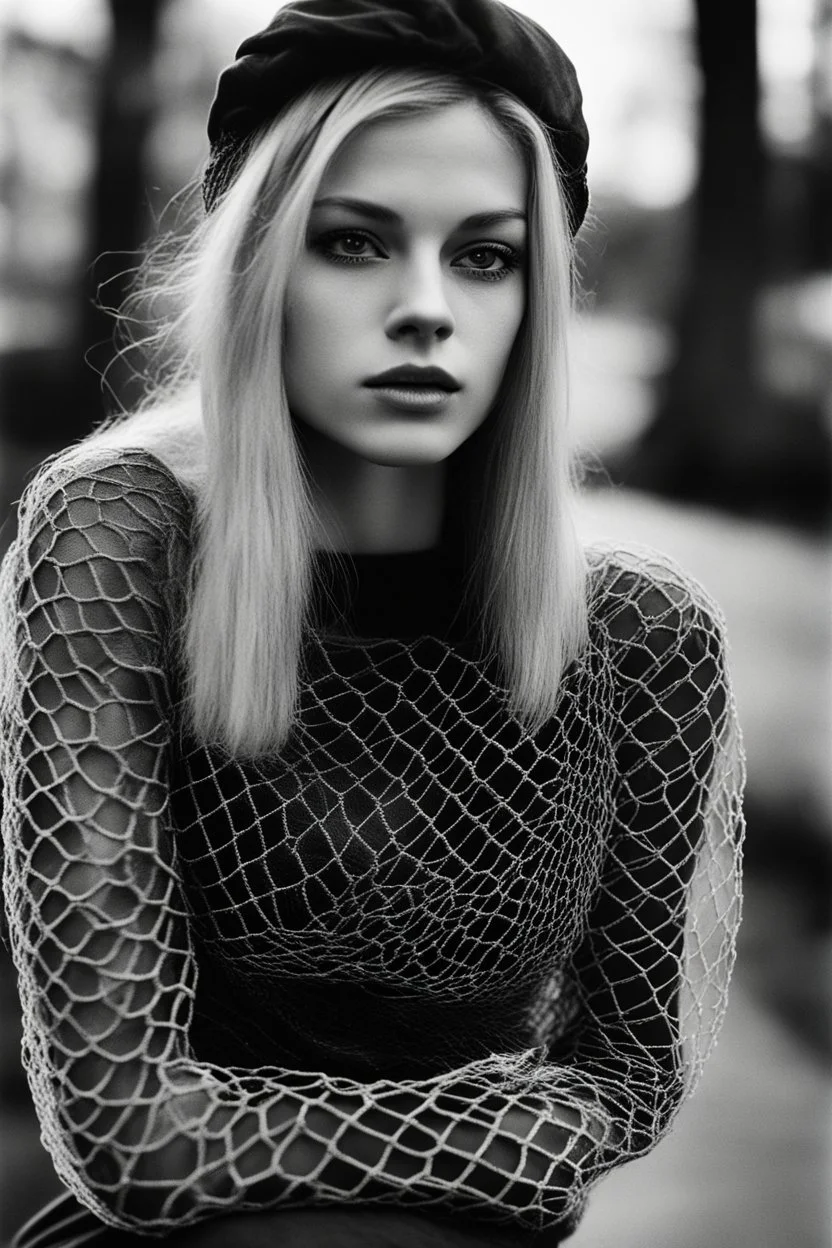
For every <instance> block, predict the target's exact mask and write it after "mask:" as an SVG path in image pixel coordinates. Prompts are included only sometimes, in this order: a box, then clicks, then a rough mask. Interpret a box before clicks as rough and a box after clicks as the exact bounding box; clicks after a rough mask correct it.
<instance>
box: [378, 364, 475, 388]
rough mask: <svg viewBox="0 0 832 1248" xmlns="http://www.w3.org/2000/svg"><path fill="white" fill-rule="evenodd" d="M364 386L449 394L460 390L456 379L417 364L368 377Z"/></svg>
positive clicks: (400, 366)
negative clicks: (415, 389) (445, 392)
mask: <svg viewBox="0 0 832 1248" xmlns="http://www.w3.org/2000/svg"><path fill="white" fill-rule="evenodd" d="M364 385H365V386H369V387H370V388H371V389H389V388H391V387H393V388H396V387H408V388H410V387H419V388H422V389H425V390H434V391H435V390H445V391H447V392H448V393H449V394H451V393H453V392H454V391H456V390H461V389H462V386H461V385H460V383H459V382H458V381H457V380H456V378H455V377H452V376H451V374H450V373H446V372H445V370H444V369H443V368H433V367H430V368H425V367H422V366H420V365H418V364H400V365H399V366H398V368H390V369H388V370H387V372H386V373H379V374H378V375H377V376H376V377H368V378H367V380H366V381H365V382H364Z"/></svg>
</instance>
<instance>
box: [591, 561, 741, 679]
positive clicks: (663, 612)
mask: <svg viewBox="0 0 832 1248" xmlns="http://www.w3.org/2000/svg"><path fill="white" fill-rule="evenodd" d="M587 559H588V564H589V577H588V596H589V619H590V628H591V630H592V631H593V632H594V633H595V635H596V637H597V638H598V640H599V642H600V643H601V644H602V645H604V647H605V648H608V649H609V650H610V651H611V652H612V655H613V657H614V659H615V661H616V665H617V666H618V667H619V669H620V670H621V672H622V674H623V675H629V676H632V677H633V678H634V679H643V678H644V677H645V675H646V674H647V672H648V671H649V670H650V669H655V668H656V667H658V666H661V665H664V664H666V663H667V662H669V661H670V660H671V659H672V658H673V656H679V655H682V656H684V657H685V658H686V659H687V660H688V662H690V663H697V662H702V661H705V660H706V659H707V658H708V656H710V657H711V658H712V659H716V658H717V657H718V656H719V654H720V653H721V652H722V650H723V649H724V646H725V626H724V620H723V617H722V613H721V611H720V609H719V607H718V606H717V604H716V603H715V602H714V600H713V599H712V598H711V596H710V594H708V592H707V590H706V589H705V588H704V587H703V586H702V585H701V584H700V582H699V581H698V580H696V578H695V577H693V576H691V575H690V574H689V573H687V572H685V571H684V570H683V569H682V568H681V567H679V565H678V564H677V563H675V562H674V561H673V560H672V559H670V558H669V557H668V556H667V555H664V554H662V553H660V552H659V551H656V550H653V549H651V548H649V547H644V546H635V545H632V546H629V545H628V546H620V545H612V544H610V545H601V544H597V545H593V546H591V547H589V548H588V549H587Z"/></svg>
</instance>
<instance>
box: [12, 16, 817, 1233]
mask: <svg viewBox="0 0 832 1248" xmlns="http://www.w3.org/2000/svg"><path fill="white" fill-rule="evenodd" d="M276 7H278V6H277V5H276V4H275V3H274V2H273V0H0V74H1V75H2V92H3V93H2V100H1V101H0V278H1V279H2V287H1V289H0V509H2V511H1V513H0V523H3V522H5V523H4V524H3V528H2V530H0V552H2V550H3V549H5V547H6V545H7V544H8V542H9V540H10V539H11V536H12V533H13V530H14V506H13V504H14V501H15V500H16V499H17V498H18V497H19V495H20V492H21V490H22V488H23V485H24V484H25V481H26V479H27V476H28V475H29V474H30V473H31V471H32V470H33V469H34V467H35V466H36V465H37V464H38V463H39V462H40V460H41V459H42V458H43V457H44V456H45V455H47V454H49V453H50V452H52V451H54V450H57V449H59V448H60V447H62V446H64V445H66V444H67V443H69V442H71V441H73V440H75V439H76V438H78V437H80V436H82V435H83V434H84V433H85V432H87V431H88V430H89V428H90V427H91V425H92V424H93V423H94V422H95V421H96V420H97V419H99V418H100V416H101V414H102V413H103V412H104V411H105V410H109V409H111V408H112V407H113V405H117V404H119V403H122V404H127V405H129V404H130V402H131V401H132V400H133V399H134V397H135V383H134V382H133V381H131V378H130V375H129V370H126V369H124V368H122V367H119V366H116V367H111V368H109V369H107V365H108V363H109V361H110V360H111V358H112V334H113V321H112V319H111V318H110V317H108V316H107V315H106V314H104V313H102V312H101V311H100V310H98V309H97V308H96V306H95V302H94V300H95V297H96V295H97V297H98V300H99V302H102V303H104V304H106V305H108V306H111V307H115V306H118V304H119V302H120V300H121V298H122V297H123V295H124V293H125V290H126V288H127V279H126V278H125V277H124V276H123V275H124V274H125V273H126V272H127V271H129V270H130V269H131V268H132V267H134V266H135V264H136V263H137V260H138V258H139V257H140V253H141V248H142V245H143V242H144V241H145V240H146V239H147V238H148V236H150V235H152V234H153V232H154V231H155V230H156V229H157V228H158V223H159V218H160V216H161V214H162V212H163V209H164V208H165V205H166V204H168V202H169V201H170V200H171V197H172V196H174V195H175V194H177V193H178V192H179V191H180V190H181V188H182V187H183V186H184V185H185V184H186V183H188V182H189V181H190V180H192V179H193V178H194V177H195V176H197V175H198V173H199V170H200V167H201V164H202V162H203V160H204V158H205V155H206V146H205V139H204V125H205V118H206V115H207V109H208V105H209V102H210V99H211V96H212V93H213V88H214V83H215V79H216V75H217V72H218V71H219V69H220V67H221V66H222V65H223V64H224V63H226V62H227V61H228V60H229V59H230V58H231V55H232V53H233V50H234V49H235V48H236V46H237V45H238V44H239V42H240V41H241V40H242V39H243V38H244V37H245V36H246V35H247V34H250V33H251V32H252V31H254V30H256V29H258V28H259V27H260V26H262V25H264V24H265V22H266V21H267V20H268V19H269V18H270V17H271V15H272V13H273V11H274V10H275V8H276ZM515 7H516V8H518V9H521V10H523V11H525V12H527V13H529V14H530V15H531V16H533V17H535V18H536V19H537V20H538V21H540V22H541V23H542V24H543V25H545V26H548V27H549V28H550V29H551V30H552V32H553V34H555V36H556V38H557V39H558V40H559V41H561V42H562V43H563V45H564V47H565V48H566V50H567V51H568V52H569V54H570V56H571V57H572V58H573V59H574V61H575V62H576V64H577V66H578V68H579V71H580V75H581V80H582V83H583V87H584V95H585V104H586V115H587V119H588V123H589V127H590V133H591V135H592V144H591V149H590V182H591V186H592V190H593V208H592V215H591V219H590V221H589V224H588V225H587V226H586V227H585V229H584V230H583V232H582V237H581V243H580V257H581V270H582V276H583V287H584V293H583V295H582V298H581V305H580V310H579V314H578V316H577V318H576V323H575V328H574V358H575V371H574V378H573V393H574V402H575V408H576V418H577V441H578V447H577V449H578V451H579V453H580V454H581V456H582V459H583V461H584V463H585V465H586V490H585V496H584V502H583V516H582V518H583V525H584V529H585V532H586V534H587V536H588V537H590V538H592V537H613V538H615V539H622V540H626V539H633V540H635V541H639V542H642V543H645V544H648V545H654V546H657V547H659V548H660V549H663V550H666V551H667V552H668V553H670V554H671V555H674V556H675V557H676V558H677V559H678V560H679V561H680V562H681V563H682V564H684V566H685V567H687V568H688V569H689V570H690V571H692V572H693V573H694V574H695V575H697V576H698V577H699V578H700V579H701V580H702V582H703V583H704V584H705V585H706V587H707V588H708V589H709V590H710V591H711V593H712V594H713V595H714V596H715V597H716V598H717V600H718V601H719V602H720V603H721V604H722V606H723V608H724V610H725V614H726V617H727V621H728V628H729V637H730V641H731V653H732V666H733V672H734V677H735V683H736V691H737V699H738V703H739V710H740V716H741V719H742V722H743V725H744V731H745V736H746V743H747V750H748V769H749V788H748V803H747V816H748V842H747V890H746V906H745V920H744V925H743V929H742V933H741V938H740V951H739V960H738V966H737V973H736V981H735V988H734V993H733V997H732V1003H731V1009H730V1011H729V1016H728V1021H727V1023H726V1026H725V1030H724V1032H723V1036H722V1039H721V1041H720V1044H719V1047H718V1050H717V1053H716V1056H715V1057H714V1058H713V1060H712V1062H711V1065H710V1068H709V1069H708V1070H707V1071H706V1075H705V1078H704V1080H703V1084H702V1087H701V1089H700V1091H699V1092H698V1094H697V1096H696V1097H695V1098H694V1100H693V1101H692V1103H691V1104H690V1105H689V1106H688V1107H687V1109H686V1110H685V1112H684V1113H683V1114H682V1116H681V1118H680V1120H679V1123H678V1126H677V1127H676V1130H675V1131H674V1132H673V1134H672V1135H671V1136H670V1137H669V1138H668V1139H667V1140H666V1141H665V1142H664V1143H663V1144H662V1145H661V1146H660V1147H659V1148H658V1149H657V1150H656V1151H655V1153H654V1154H652V1155H651V1156H650V1157H648V1158H646V1159H644V1160H642V1161H639V1162H636V1163H633V1164H632V1165H630V1166H627V1167H625V1168H624V1169H622V1170H621V1171H619V1172H618V1173H617V1174H615V1175H613V1176H612V1177H611V1178H609V1179H608V1180H607V1181H606V1182H605V1183H604V1184H603V1185H602V1186H601V1187H600V1188H599V1189H598V1190H597V1192H596V1193H595V1195H594V1198H593V1200H592V1201H591V1203H590V1210H589V1213H588V1215H587V1218H586V1220H585V1222H584V1224H583V1225H582V1227H581V1229H580V1230H579V1232H578V1233H577V1234H576V1236H575V1237H574V1239H572V1240H570V1244H573V1245H574V1248H706V1246H707V1248H711V1246H714V1248H715V1246H717V1245H718V1246H719V1248H746V1246H747V1248H752V1246H753V1248H787V1246H788V1248H828V1245H829V1243H830V1242H832V1240H831V1239H830V1234H831V1229H830V1195H829V1175H830V1161H832V1147H831V1146H830V1136H832V1095H830V1086H832V1085H831V1083H830V1078H829V1069H830V1061H829V1059H830V1051H831V1050H832V1039H830V1031H831V1030H832V1029H831V1028H830V1002H829V997H828V991H827V990H828V986H829V982H830V977H829V971H830V949H831V948H832V939H830V927H831V926H832V924H831V923H830V920H831V918H832V916H831V915H830V897H832V892H830V885H832V768H831V767H830V762H832V750H830V744H831V743H832V662H831V660H830V655H831V654H832V647H831V646H830V625H831V624H832V611H830V606H832V600H831V598H830V560H829V553H830V552H829V544H830V536H829V517H830V476H832V457H831V456H830V445H829V443H830V425H831V424H832V420H831V419H830V418H832V385H831V384H830V382H831V381H832V0H756V3H755V0H732V2H731V3H730V4H721V5H720V4H714V3H708V0H593V3H592V4H587V5H580V6H579V5H575V4H573V3H569V2H568V0H515ZM105 370H106V371H105ZM102 373H104V378H103V379H102ZM0 1011H2V1019H3V1030H2V1041H1V1042H0V1102H1V1104H0V1113H1V1114H2V1119H1V1120H0V1189H2V1193H3V1195H2V1205H0V1243H5V1242H6V1240H7V1239H8V1236H9V1235H10V1233H11V1231H12V1230H13V1229H14V1227H15V1226H16V1225H17V1224H18V1223H19V1222H20V1220H22V1218H24V1217H25V1216H28V1215H29V1214H30V1213H31V1212H33V1211H34V1210H35V1209H36V1208H37V1207H38V1206H39V1204H40V1203H42V1201H43V1200H44V1199H46V1198H48V1197H50V1196H51V1195H52V1194H54V1193H56V1192H57V1190H58V1184H57V1180H56V1179H55V1177H54V1174H53V1172H52V1170H51V1165H50V1163H49V1161H48V1159H47V1157H46V1155H45V1153H44V1152H43V1150H42V1148H41V1146H40V1144H39V1142H38V1134H37V1127H36V1123H35V1119H34V1114H33V1111H32V1109H31V1106H30V1103H29V1099H28V1092H27V1089H26V1085H25V1082H24V1080H23V1077H22V1074H21V1071H20V1066H19V1060H18V1044H19V1032H18V1028H17V1023H16V1012H17V1004H16V996H15V990H14V982H13V976H12V972H11V968H10V966H9V962H8V958H7V956H6V955H5V954H2V955H0Z"/></svg>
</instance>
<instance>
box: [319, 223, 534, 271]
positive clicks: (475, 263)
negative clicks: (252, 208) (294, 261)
mask: <svg viewBox="0 0 832 1248" xmlns="http://www.w3.org/2000/svg"><path fill="white" fill-rule="evenodd" d="M311 248H312V250H313V251H316V252H318V253H319V254H320V255H322V256H324V257H325V258H326V259H328V260H332V261H333V262H334V263H336V264H367V263H368V262H371V261H374V260H386V259H388V255H387V252H386V251H385V250H384V248H383V247H382V245H381V243H380V242H379V241H378V239H376V238H375V237H374V236H373V235H372V234H370V233H368V232H367V231H365V230H360V229H356V228H349V229H347V228H342V229H336V230H326V231H325V232H324V233H322V234H318V235H317V236H315V237H313V239H312V242H311ZM523 260H524V252H523V250H522V249H520V248H517V247H510V246H509V245H508V244H507V243H491V242H477V243H472V244H470V245H469V246H467V247H464V248H463V249H462V250H461V251H460V252H459V253H458V254H457V255H456V256H455V257H454V260H453V261H452V266H453V268H455V269H458V270H460V271H462V272H464V273H465V274H466V275H467V276H469V277H471V278H473V279H474V280H475V281H488V282H494V281H501V280H502V279H503V278H506V277H509V276H510V275H511V274H512V273H515V272H516V271H517V270H518V269H519V268H520V267H521V265H522V263H523Z"/></svg>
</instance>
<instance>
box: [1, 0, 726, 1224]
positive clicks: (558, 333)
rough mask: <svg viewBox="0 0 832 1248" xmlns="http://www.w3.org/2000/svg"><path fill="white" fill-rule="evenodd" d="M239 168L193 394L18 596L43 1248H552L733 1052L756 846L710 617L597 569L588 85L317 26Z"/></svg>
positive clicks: (11, 895) (140, 426)
mask: <svg viewBox="0 0 832 1248" xmlns="http://www.w3.org/2000/svg"><path fill="white" fill-rule="evenodd" d="M209 133H210V135H211V139H212V160H211V163H210V165H209V169H208V173H207V175H206V180H205V184H204V193H205V202H206V207H207V209H208V213H207V216H206V220H205V222H204V224H203V225H202V226H200V227H199V229H198V230H197V232H196V235H195V238H194V241H193V243H192V245H191V249H190V251H189V253H188V255H187V256H186V257H185V258H184V259H183V260H182V261H181V262H180V265H179V267H178V268H177V270H176V272H175V274H174V276H173V278H172V279H171V282H170V285H171V287H172V288H173V289H174V290H175V291H176V292H177V293H178V294H179V295H180V296H183V298H182V312H181V315H180V316H179V318H178V320H175V321H174V322H172V325H171V330H170V332H169V334H168V336H167V345H169V344H170V341H173V340H174V339H175V340H176V341H177V344H178V346H179V350H180V354H179V356H178V358H177V363H176V366H175V367H174V368H173V370H172V372H170V371H169V375H168V380H167V382H166V384H165V387H164V388H162V389H160V390H159V391H157V392H156V393H154V394H153V395H152V396H151V398H150V399H149V400H148V402H147V404H146V405H145V407H144V408H143V409H142V410H141V411H140V412H139V413H136V414H133V415H132V416H129V417H127V418H125V419H122V420H120V421H118V422H117V423H115V424H114V425H112V426H111V427H109V428H106V429H104V430H101V431H99V432H97V433H96V434H94V435H92V436H91V437H90V438H88V439H86V440H85V441H84V442H83V443H81V444H80V445H79V446H77V447H75V448H72V449H71V450H70V451H68V452H66V453H64V454H62V455H60V456H58V457H57V458H55V459H53V461H52V462H50V463H49V464H48V465H46V466H45V467H44V468H43V469H42V470H41V472H40V474H39V475H38V478H37V479H36V480H35V482H33V484H32V485H31V486H30V487H29V489H28V491H27V494H26V497H25V499H24V502H23V504H22V507H21V523H20V536H19V538H18V541H17V543H16V544H15V546H14V548H13V550H12V551H11V552H10V554H9V556H8V558H7V560H6V562H5V564H4V569H3V576H2V600H3V602H4V607H5V611H6V617H7V618H6V621H5V625H6V626H5V628H4V629H3V630H2V631H3V636H4V639H5V651H6V653H5V659H4V671H5V683H4V696H3V702H2V709H3V720H4V727H5V731H4V752H3V773H4V781H5V786H6V810H5V815H4V829H5V838H6V847H7V858H8V867H7V877H6V892H7V910H8V915H9V922H10V928H11V932H12V947H13V952H14V955H15V960H16V963H17V966H18V971H19V975H20V983H21V998H22V1002H23V1007H24V1017H25V1042H24V1053H25V1060H26V1064H27V1068H28V1071H29V1077H30V1082H31V1086H32V1089H33V1093H34V1097H35V1101H36V1104H37V1106H38V1111H39V1114H40V1119H41V1124H42V1130H43V1138H44V1141H45V1143H46V1146H47V1148H48V1149H49V1150H50V1152H51V1154H52V1157H53V1159H54V1162H55V1166H56V1169H57V1171H58V1173H59V1175H60V1177H61V1178H62V1179H63V1181H64V1183H65V1184H66V1185H67V1187H68V1188H69V1189H71V1192H72V1193H74V1197H73V1196H69V1195H68V1196H67V1197H66V1198H63V1199H62V1200H61V1201H59V1202H57V1204H56V1205H55V1206H53V1207H51V1208H50V1209H49V1210H47V1211H46V1212H45V1213H44V1214H43V1215H41V1216H40V1217H39V1218H36V1219H35V1220H34V1221H33V1223H31V1224H30V1225H29V1227H28V1228H24V1231H23V1232H22V1233H21V1237H20V1239H19V1240H18V1243H19V1244H20V1245H25V1246H26V1248H31V1246H32V1245H34V1244H38V1245H45V1244H47V1243H49V1244H69V1243H76V1242H95V1241H96V1240H98V1242H100V1243H113V1244H116V1243H122V1244H127V1243H129V1242H132V1238H133V1236H134V1234H137V1235H142V1234H152V1235H161V1236H164V1237H167V1238H168V1239H169V1240H170V1241H171V1242H177V1243H188V1244H193V1243H199V1244H203V1245H205V1244H210V1243H223V1244H225V1243H239V1244H246V1243H252V1244H253V1243H261V1242H262V1243H266V1242H268V1243H278V1242H279V1243H280V1244H290V1243H294V1242H304V1243H330V1244H336V1243H338V1242H344V1243H346V1242H353V1240H351V1239H349V1238H348V1237H349V1235H350V1234H351V1233H352V1232H355V1234H356V1235H357V1236H358V1237H359V1239H358V1240H356V1241H355V1242H363V1243H370V1244H372V1243H379V1244H380V1243H398V1244H405V1243H408V1242H412V1243H414V1244H415V1243H422V1242H441V1243H448V1244H452V1243H500V1244H503V1243H505V1244H509V1243H511V1244H515V1243H523V1244H525V1243H530V1242H538V1243H546V1244H555V1243H558V1242H560V1241H561V1240H562V1239H563V1238H565V1237H566V1236H567V1235H568V1234H569V1233H570V1232H571V1231H572V1230H573V1229H574V1227H575V1226H576V1224H577V1221H578V1219H579V1217H580V1213H581V1210H582V1208H583V1206H584V1203H585V1198H586V1193H587V1190H588V1188H589V1186H590V1185H591V1184H592V1183H593V1182H595V1181H596V1180H597V1179H598V1178H600V1177H601V1176H602V1175H603V1174H605V1173H606V1172H608V1171H609V1169H611V1168H612V1167H613V1166H615V1165H617V1164H620V1163H621V1162H623V1161H626V1160H628V1159H630V1158H632V1157H634V1156H638V1155H640V1154H642V1153H644V1152H645V1151H647V1150H648V1149H649V1148H651V1147H652V1146H653V1144H654V1143H655V1142H656V1140H657V1139H658V1138H659V1136H660V1135H661V1134H662V1133H663V1132H664V1131H665V1130H666V1129H667V1127H668V1125H669V1123H670V1121H671V1119H672V1117H673V1115H674V1113H675V1112H676V1109H677V1108H678V1105H679V1103H680V1102H681V1100H682V1098H683V1097H684V1096H685V1095H686V1093H687V1092H688V1091H689V1089H690V1087H691V1085H692V1082H693V1079H694V1078H695V1076H696V1075H697V1073H698V1071H699V1068H700V1066H701V1062H702V1060H703V1058H704V1055H705V1052H706V1050H707V1049H708V1047H709V1046H710V1043H711V1042H712V1040H713V1036H714V1033H715V1028H716V1025H717V1022H718V1019H719V1016H720V1014H721V1012H722V1008H723V1003H724V985H725V980H726V978H727V971H728V970H729V967H730V963H731V961H732V957H733V940H734V931H735V925H736V918H737V901H736V863H737V852H738V840H739V829H740V822H741V820H740V814H739V807H738V786H739V781H740V773H741V763H740V754H739V747H738V743H737V736H736V730H735V727H734V718H733V703H732V699H731V694H730V688H729V685H728V681H727V676H726V674H725V669H724V663H723V649H724V646H723V642H722V639H721V634H720V631H719V627H718V625H717V623H716V622H715V620H716V613H715V608H713V606H712V605H711V604H709V603H708V601H707V599H706V598H705V596H704V594H703V593H702V591H701V590H700V589H699V587H698V586H696V585H695V584H693V583H691V582H690V581H688V580H687V579H686V578H685V577H684V576H682V574H680V573H679V572H678V571H676V570H673V569H671V568H669V567H667V566H666V565H665V564H664V563H663V562H662V561H661V560H660V559H659V558H657V557H653V556H645V555H642V556H635V555H632V554H625V553H623V552H616V551H598V550H595V551H587V552H585V551H583V550H582V549H581V548H580V546H579V544H578V541H577V539H576V537H575V532H574V527H573V523H572V508H573V500H574V489H573V486H572V483H571V477H570V465H569V451H568V445H569V444H568V436H567V432H566V426H565V378H566V361H565V346H564V339H565V327H566V320H567V316H568V306H569V296H570V288H571V282H572V271H571V267H570V259H571V236H572V235H573V234H574V232H575V231H576V230H577V228H578V227H579V225H580V223H581V221H582V219H583V216H584V213H585V211H586V203H587V200H586V184H585V177H584V158H585V153H586V132H585V128H584V125H583V119H582V116H581V111H580V92H579V90H578V86H577V82H576V79H575V75H574V69H573V68H572V66H571V64H570V62H569V61H568V60H567V59H566V57H565V56H564V55H563V53H562V52H561V50H560V48H559V47H558V46H557V45H556V44H555V43H554V41H553V40H551V38H550V37H549V36H548V35H546V34H545V33H544V32H542V31H541V30H539V29H538V28H537V27H535V26H534V25H533V24H532V23H531V22H529V21H528V20H527V19H525V18H523V17H521V16H520V15H518V14H516V13H514V12H513V11H511V10H509V9H507V8H504V7H503V6H502V5H501V4H499V3H497V2H496V0H467V2H466V3H463V0H425V2H423V3H420V4H419V5H414V4H412V3H410V2H409V0H398V2H397V3H385V4H384V5H380V4H377V3H375V2H374V0H346V2H345V3H341V4H339V5H337V6H336V5H333V4H331V3H330V2H329V0H295V3H293V4H291V5H289V6H287V7H286V8H284V9H282V10H281V11H280V13H279V14H278V15H277V17H276V18H275V19H274V21H273V22H272V23H271V25H270V27H269V28H268V29H267V30H266V31H264V32H261V34H260V35H258V36H255V37H254V38H253V39H251V40H249V41H247V43H246V44H244V45H243V47H242V48H241V54H240V58H239V59H238V61H237V62H236V63H235V65H234V66H232V67H231V69H229V70H228V71H226V73H225V74H224V75H223V77H222V78H221V80H220V86H219V89H218V94H217V98H216V100H215V103H214V107H213V110H212V116H211V122H210V126H209ZM75 1198H77V1200H76V1199H75ZM78 1201H80V1203H81V1205H82V1206H84V1209H85V1211H84V1212H82V1211H79V1205H78V1203H77V1202H78ZM333 1206H334V1207H335V1208H334V1209H333V1208H328V1207H333ZM293 1211H298V1212H293ZM295 1235H297V1236H299V1238H298V1239H294V1238H292V1237H293V1236H295ZM339 1235H341V1236H343V1237H344V1238H343V1239H342V1240H339V1239H338V1238H337V1237H338V1236H339ZM260 1237H262V1238H260ZM408 1237H410V1238H408Z"/></svg>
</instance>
